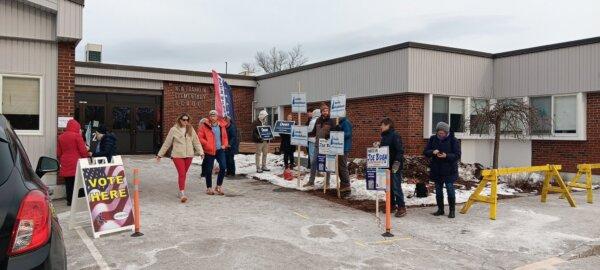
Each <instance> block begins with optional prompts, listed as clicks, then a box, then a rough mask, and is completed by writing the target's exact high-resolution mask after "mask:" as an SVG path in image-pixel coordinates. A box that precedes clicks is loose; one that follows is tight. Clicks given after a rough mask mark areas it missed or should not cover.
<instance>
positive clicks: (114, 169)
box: [82, 165, 134, 233]
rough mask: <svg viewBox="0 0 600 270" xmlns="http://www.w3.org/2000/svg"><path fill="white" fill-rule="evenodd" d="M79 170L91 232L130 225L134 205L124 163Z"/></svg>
mask: <svg viewBox="0 0 600 270" xmlns="http://www.w3.org/2000/svg"><path fill="white" fill-rule="evenodd" d="M82 170H83V180H84V181H83V182H84V185H85V192H86V196H87V200H88V204H89V206H90V215H91V218H92V224H93V226H92V227H93V229H94V232H96V233H99V232H103V231H108V230H113V229H118V228H122V227H125V226H130V225H133V221H134V220H133V219H134V216H133V204H132V202H131V199H130V198H129V189H128V188H127V181H126V180H125V170H124V168H123V165H108V166H103V167H96V168H84V169H82Z"/></svg>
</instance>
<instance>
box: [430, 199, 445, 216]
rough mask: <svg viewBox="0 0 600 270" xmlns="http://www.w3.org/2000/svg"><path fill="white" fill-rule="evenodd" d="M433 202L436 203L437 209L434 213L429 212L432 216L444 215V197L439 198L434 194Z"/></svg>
mask: <svg viewBox="0 0 600 270" xmlns="http://www.w3.org/2000/svg"><path fill="white" fill-rule="evenodd" d="M435 202H436V204H437V207H438V210H437V211H436V212H434V213H431V214H432V215H434V216H436V217H437V216H443V215H444V197H442V198H441V200H440V197H438V196H436V197H435Z"/></svg>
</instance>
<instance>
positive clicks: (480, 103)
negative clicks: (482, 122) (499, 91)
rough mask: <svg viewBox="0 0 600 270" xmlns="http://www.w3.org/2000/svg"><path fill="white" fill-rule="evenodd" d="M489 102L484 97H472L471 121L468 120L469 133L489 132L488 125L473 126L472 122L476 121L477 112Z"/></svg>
mask: <svg viewBox="0 0 600 270" xmlns="http://www.w3.org/2000/svg"><path fill="white" fill-rule="evenodd" d="M488 104H489V101H488V100H485V99H472V100H471V116H470V117H471V121H470V122H469V130H470V132H471V134H489V133H490V127H489V126H487V125H486V126H481V127H475V126H474V123H477V122H478V117H479V116H478V115H477V114H478V112H480V111H481V110H483V109H485V108H486V107H487V106H488Z"/></svg>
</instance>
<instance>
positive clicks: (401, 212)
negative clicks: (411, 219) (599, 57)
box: [394, 207, 406, 217]
mask: <svg viewBox="0 0 600 270" xmlns="http://www.w3.org/2000/svg"><path fill="white" fill-rule="evenodd" d="M394 216H395V217H403V216H406V207H398V210H397V211H396V214H395V215H394Z"/></svg>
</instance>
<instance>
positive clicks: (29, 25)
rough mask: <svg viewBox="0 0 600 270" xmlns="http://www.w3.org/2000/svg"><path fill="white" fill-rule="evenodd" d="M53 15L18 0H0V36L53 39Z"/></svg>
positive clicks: (54, 32) (54, 23)
mask: <svg viewBox="0 0 600 270" xmlns="http://www.w3.org/2000/svg"><path fill="white" fill-rule="evenodd" d="M54 16H55V15H54V14H52V13H49V12H45V11H42V10H41V9H38V8H34V7H32V6H28V5H25V4H23V3H21V2H18V1H10V0H0V36H5V37H17V38H30V39H41V40H55V39H56V22H55V21H54Z"/></svg>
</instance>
